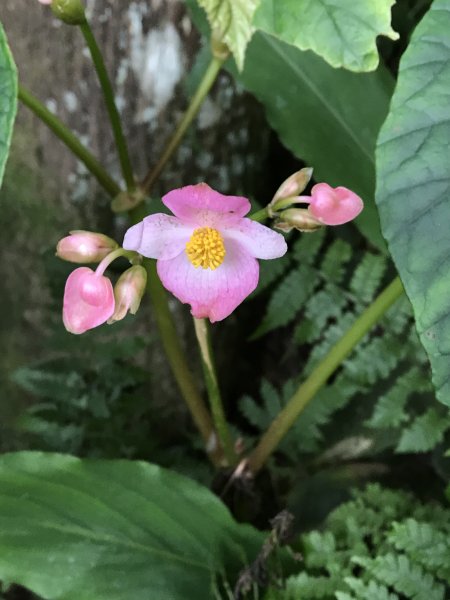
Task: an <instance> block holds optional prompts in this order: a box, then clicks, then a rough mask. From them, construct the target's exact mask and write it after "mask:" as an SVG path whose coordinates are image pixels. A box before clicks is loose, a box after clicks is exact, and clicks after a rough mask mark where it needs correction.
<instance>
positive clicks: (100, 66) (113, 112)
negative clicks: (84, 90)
mask: <svg viewBox="0 0 450 600" xmlns="http://www.w3.org/2000/svg"><path fill="white" fill-rule="evenodd" d="M79 27H80V29H81V32H82V33H83V36H84V39H85V40H86V44H87V46H88V48H89V52H90V53H91V57H92V62H93V63H94V67H95V70H96V72H97V76H98V79H99V82H100V86H101V88H102V92H103V97H104V99H105V104H106V108H107V110H108V115H109V120H110V122H111V127H112V130H113V135H114V140H115V143H116V148H117V152H118V154H119V160H120V166H121V169H122V175H123V178H124V180H125V183H126V186H127V189H128V190H133V189H134V188H135V183H134V176H133V168H132V166H131V161H130V156H129V153H128V146H127V142H126V140H125V136H124V134H123V130H122V124H121V121H120V115H119V111H118V110H117V106H116V102H115V99H114V92H113V89H112V85H111V81H110V79H109V76H108V72H107V70H106V67H105V63H104V61H103V56H102V53H101V51H100V48H99V47H98V44H97V41H96V39H95V36H94V34H93V32H92V29H91V27H90V25H89V23H88V21H87V20H86V21H84V22H83V23H82V24H81V25H80V26H79Z"/></svg>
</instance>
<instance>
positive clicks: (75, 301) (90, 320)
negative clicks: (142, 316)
mask: <svg viewBox="0 0 450 600" xmlns="http://www.w3.org/2000/svg"><path fill="white" fill-rule="evenodd" d="M86 292H87V293H86ZM83 293H84V296H85V297H86V298H89V299H90V302H86V300H85V299H84V298H83ZM114 306H115V301H114V292H113V287H112V284H111V281H110V280H109V279H108V278H107V277H103V276H99V275H96V274H95V273H94V271H92V270H91V269H89V268H88V267H79V268H78V269H75V271H72V273H71V274H70V275H69V277H68V278H67V281H66V287H65V290H64V303H63V322H64V326H65V328H66V329H67V331H70V333H76V334H79V333H84V332H85V331H87V330H88V329H93V328H94V327H98V325H102V323H106V321H107V320H108V319H109V318H110V317H111V315H112V314H113V312H114Z"/></svg>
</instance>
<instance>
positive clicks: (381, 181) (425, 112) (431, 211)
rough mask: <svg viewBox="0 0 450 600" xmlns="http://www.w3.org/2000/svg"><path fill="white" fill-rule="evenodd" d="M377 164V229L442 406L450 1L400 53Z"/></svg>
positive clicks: (446, 382) (449, 250)
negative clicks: (411, 315) (410, 312)
mask: <svg viewBox="0 0 450 600" xmlns="http://www.w3.org/2000/svg"><path fill="white" fill-rule="evenodd" d="M377 165H378V175H377V195H376V196H377V203H378V206H379V210H380V216H381V221H382V228H383V233H384V235H385V237H386V239H387V241H388V245H389V249H390V251H391V253H392V256H393V258H394V261H395V263H396V265H397V268H398V271H399V273H400V276H401V278H402V281H403V283H404V286H405V289H406V292H407V294H408V296H409V298H410V300H411V302H412V305H413V308H414V313H415V317H416V323H417V328H418V331H419V335H420V339H421V340H422V343H423V345H424V347H425V349H426V351H427V353H428V356H429V358H430V361H431V366H432V370H433V381H434V384H435V387H436V390H437V395H438V398H439V399H440V400H441V401H442V402H444V403H445V404H447V405H450V261H449V257H450V233H449V230H450V0H435V2H434V4H433V5H432V7H431V9H430V11H429V12H428V13H427V15H426V16H425V17H424V19H423V20H422V22H421V23H420V24H419V25H418V27H417V29H416V31H415V32H414V34H413V36H412V39H411V42H410V45H409V47H408V49H407V50H406V52H405V54H404V56H403V58H402V61H401V64H400V72H399V79H398V86H397V89H396V91H395V94H394V96H393V99H392V105H391V110H390V113H389V116H388V118H387V120H386V123H385V124H384V126H383V129H382V131H381V133H380V137H379V141H378V149H377Z"/></svg>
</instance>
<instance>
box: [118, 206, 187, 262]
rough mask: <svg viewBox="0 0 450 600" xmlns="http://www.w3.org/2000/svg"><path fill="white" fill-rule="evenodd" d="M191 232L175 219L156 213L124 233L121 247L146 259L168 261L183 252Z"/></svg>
mask: <svg viewBox="0 0 450 600" xmlns="http://www.w3.org/2000/svg"><path fill="white" fill-rule="evenodd" d="M192 230H193V229H192V227H189V226H186V225H184V224H183V223H182V222H181V221H180V219H177V218H176V217H171V216H169V215H164V214H163V213H157V214H155V215H150V216H148V217H145V219H144V220H143V221H141V222H140V223H138V224H137V225H133V227H130V229H128V231H127V232H126V233H125V238H124V240H123V247H124V248H125V250H135V251H136V252H139V253H140V254H142V255H143V256H146V257H147V258H161V259H163V260H168V259H170V258H174V257H175V256H177V255H178V254H180V252H182V251H183V250H184V247H185V246H186V242H187V241H188V240H189V238H190V236H191V234H192Z"/></svg>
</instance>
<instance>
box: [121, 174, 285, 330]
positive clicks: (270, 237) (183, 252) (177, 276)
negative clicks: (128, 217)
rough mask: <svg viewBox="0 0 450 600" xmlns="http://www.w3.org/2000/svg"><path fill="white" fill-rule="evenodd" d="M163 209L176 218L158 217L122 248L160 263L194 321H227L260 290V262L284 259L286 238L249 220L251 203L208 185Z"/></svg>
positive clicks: (185, 191) (176, 193)
mask: <svg viewBox="0 0 450 600" xmlns="http://www.w3.org/2000/svg"><path fill="white" fill-rule="evenodd" d="M162 200H163V203H164V204H165V205H166V206H167V207H168V208H169V209H170V210H171V211H172V213H173V214H174V216H169V215H165V214H161V213H158V214H154V215H150V216H148V217H146V218H145V219H144V220H143V221H141V222H140V223H138V224H137V225H134V226H133V227H131V228H130V229H129V230H128V231H127V232H126V234H125V239H124V242H123V247H124V248H126V249H128V250H135V251H137V252H139V253H140V254H142V255H143V256H146V257H148V258H156V259H157V271H158V275H159V277H160V279H161V281H162V283H163V285H164V287H165V288H167V289H168V290H169V291H170V292H172V294H174V296H176V297H177V298H178V299H179V300H180V301H181V302H183V303H187V304H190V305H191V312H192V315H193V316H194V317H196V318H206V317H208V318H209V319H210V321H211V322H215V321H221V320H222V319H225V318H226V317H228V316H229V315H230V314H231V313H232V312H233V311H234V310H235V308H236V307H237V306H239V304H241V302H242V301H243V300H244V299H245V298H246V297H247V296H248V295H249V294H251V292H253V290H254V289H255V288H256V286H257V285H258V279H259V264H258V261H257V260H256V259H258V258H260V259H271V258H279V257H280V256H283V255H284V254H285V253H286V250H287V246H286V242H285V240H284V238H283V236H282V235H281V234H279V233H276V232H275V231H272V230H271V229H269V228H268V227H265V226H264V225H261V224H260V223H257V222H256V221H253V220H251V219H248V218H245V215H246V214H247V213H248V212H249V210H250V202H249V201H248V200H247V198H243V197H240V196H224V195H222V194H220V193H218V192H216V191H214V190H213V189H211V188H210V187H209V186H208V185H207V184H206V183H200V184H198V185H189V186H186V187H183V188H180V189H177V190H173V191H171V192H169V193H168V194H166V195H165V196H164V197H163V199H162Z"/></svg>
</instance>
